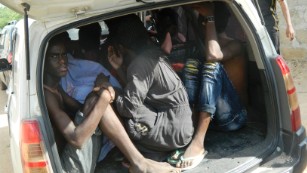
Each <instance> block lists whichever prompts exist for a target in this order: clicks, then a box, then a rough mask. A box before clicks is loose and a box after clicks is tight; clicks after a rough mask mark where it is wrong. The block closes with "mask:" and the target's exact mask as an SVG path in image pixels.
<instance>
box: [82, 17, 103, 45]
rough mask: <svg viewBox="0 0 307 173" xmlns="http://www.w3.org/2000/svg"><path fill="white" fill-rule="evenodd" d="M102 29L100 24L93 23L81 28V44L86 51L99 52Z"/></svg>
mask: <svg viewBox="0 0 307 173" xmlns="http://www.w3.org/2000/svg"><path fill="white" fill-rule="evenodd" d="M100 36H101V27H100V25H99V23H91V24H89V25H84V26H81V27H80V28H79V43H80V46H81V49H84V50H85V51H91V50H98V49H99V45H100Z"/></svg>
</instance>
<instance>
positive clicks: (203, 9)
mask: <svg viewBox="0 0 307 173" xmlns="http://www.w3.org/2000/svg"><path fill="white" fill-rule="evenodd" d="M192 7H193V8H194V9H195V10H197V11H198V12H199V15H201V16H203V17H204V18H207V17H209V16H212V17H213V18H211V19H213V20H211V21H207V22H206V23H203V25H202V27H203V31H204V36H205V52H206V60H207V61H221V60H222V59H223V52H222V49H221V47H220V45H219V43H218V38H217V33H216V28H215V21H214V4H213V3H211V2H210V3H199V4H195V5H193V6H192Z"/></svg>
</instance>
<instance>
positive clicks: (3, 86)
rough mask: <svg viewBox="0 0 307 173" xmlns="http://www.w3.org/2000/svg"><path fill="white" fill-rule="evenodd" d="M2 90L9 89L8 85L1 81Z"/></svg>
mask: <svg viewBox="0 0 307 173" xmlns="http://www.w3.org/2000/svg"><path fill="white" fill-rule="evenodd" d="M0 85H1V90H6V89H7V87H6V85H5V84H4V83H3V82H2V81H1V84H0Z"/></svg>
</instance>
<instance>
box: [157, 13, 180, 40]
mask: <svg viewBox="0 0 307 173" xmlns="http://www.w3.org/2000/svg"><path fill="white" fill-rule="evenodd" d="M177 20H178V15H177V13H176V12H175V11H174V10H173V9H171V8H164V9H162V10H160V11H158V13H157V32H158V37H159V40H160V41H161V42H163V41H164V38H165V35H166V33H167V32H169V33H170V34H171V36H172V37H174V36H175V35H176V34H177V33H178V23H177Z"/></svg>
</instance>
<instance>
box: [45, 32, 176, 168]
mask: <svg viewBox="0 0 307 173" xmlns="http://www.w3.org/2000/svg"><path fill="white" fill-rule="evenodd" d="M67 71H68V69H67V53H66V50H65V46H64V43H63V42H62V38H57V36H55V37H53V38H52V39H51V40H50V41H49V45H48V48H47V52H46V60H45V73H44V80H43V81H44V93H45V99H46V105H47V109H48V113H49V117H50V121H51V123H52V125H53V129H54V135H55V140H56V144H57V146H58V151H59V155H60V158H61V163H62V168H63V171H64V172H81V173H92V172H94V170H95V166H96V160H97V157H98V155H99V150H100V142H101V139H100V137H99V135H100V130H101V131H102V133H104V134H105V135H106V136H108V137H109V138H110V139H111V140H112V142H113V143H114V144H115V145H116V146H117V147H118V148H119V149H120V150H121V151H122V153H123V154H124V155H125V156H126V158H127V159H128V160H129V161H130V164H131V166H130V168H129V171H130V172H137V173H139V172H147V173H149V172H151V173H154V172H180V170H178V169H176V168H173V167H171V166H170V165H167V164H165V163H158V162H155V161H151V160H148V159H145V158H144V157H143V156H142V155H141V154H140V153H139V151H138V150H137V149H136V148H135V146H134V145H133V143H132V142H131V140H130V138H129V137H128V135H127V133H126V131H125V129H124V127H123V126H122V124H121V122H120V121H119V119H118V118H117V115H116V114H115V113H114V111H113V108H112V106H111V105H110V103H111V102H112V101H113V99H114V94H115V93H114V90H113V88H112V87H111V86H110V84H109V83H108V82H106V81H101V80H102V79H100V76H99V77H98V79H97V80H96V81H97V82H96V88H95V89H94V90H93V92H91V93H90V94H89V96H88V97H87V99H86V101H85V104H84V106H82V105H81V104H80V103H79V102H77V101H76V100H75V99H73V98H72V97H70V96H68V95H67V94H66V93H65V92H64V91H63V89H62V88H61V86H60V84H59V83H60V80H61V77H63V76H65V75H66V74H67ZM97 127H99V128H98V129H97Z"/></svg>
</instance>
